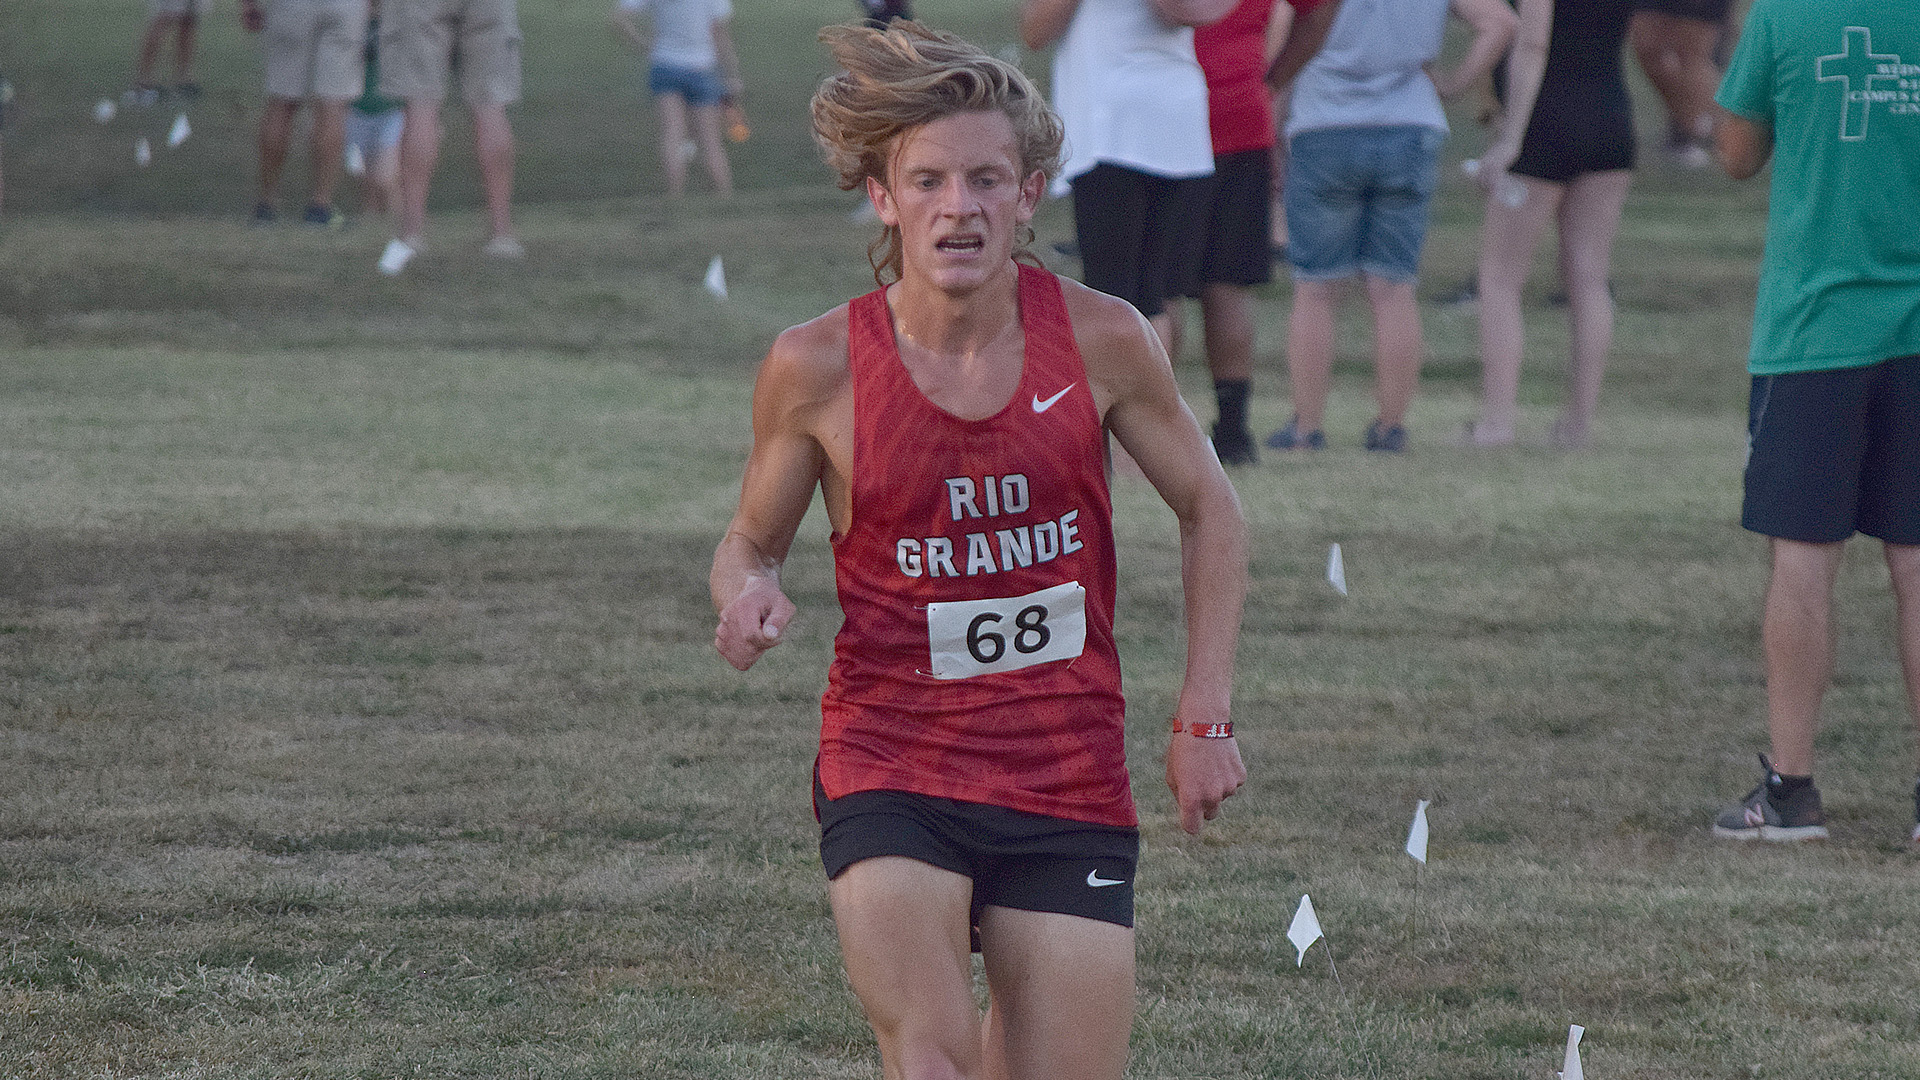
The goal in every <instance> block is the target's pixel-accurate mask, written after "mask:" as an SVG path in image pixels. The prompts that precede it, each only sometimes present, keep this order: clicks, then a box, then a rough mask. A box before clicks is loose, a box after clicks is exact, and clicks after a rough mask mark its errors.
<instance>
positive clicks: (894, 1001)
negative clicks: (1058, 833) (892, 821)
mask: <svg viewBox="0 0 1920 1080" xmlns="http://www.w3.org/2000/svg"><path fill="white" fill-rule="evenodd" d="M972 897H973V882H972V881H971V880H969V879H968V878H967V877H965V876H964V875H961V874H957V873H954V872H952V871H950V870H943V869H940V868H939V867H936V866H933V865H930V864H928V863H924V862H920V861H918V860H915V859H908V858H902V857H898V856H883V857H879V858H870V859H863V860H861V861H859V862H856V863H854V864H853V865H851V866H849V867H847V868H846V869H845V870H842V871H841V872H840V874H839V875H838V876H837V877H835V878H834V879H833V880H832V881H831V882H829V883H828V885H827V898H828V900H829V901H830V902H831V903H832V905H833V919H834V925H835V926H836V927H837V928H838V930H839V934H840V952H841V956H842V957H843V958H844V960H845V962H846V967H847V979H848V981H849V982H851V983H852V985H853V992H854V994H855V995H856V996H857V997H858V998H859V999H860V1005H861V1008H862V1009H864V1010H865V1012H866V1015H867V1022H868V1023H869V1024H871V1025H872V1026H873V1033H874V1036H875V1038H876V1039H877V1040H878V1041H879V1044H880V1061H881V1066H882V1068H883V1070H884V1071H885V1074H886V1077H887V1080H958V1078H962V1077H964V1078H968V1080H977V1078H981V1077H984V1076H985V1075H986V1073H985V1071H984V1065H983V1059H982V1052H983V1048H984V1041H983V1037H982V1030H983V1029H982V1024H981V1021H980V1013H979V1010H978V1008H977V1007H976V1006H975V1004H974V998H973V961H972V953H971V946H970V944H969V933H968V919H969V908H970V906H971V903H972Z"/></svg>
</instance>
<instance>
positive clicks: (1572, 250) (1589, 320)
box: [1482, 169, 1633, 450]
mask: <svg viewBox="0 0 1920 1080" xmlns="http://www.w3.org/2000/svg"><path fill="white" fill-rule="evenodd" d="M1632 180H1633V173H1632V172H1631V171H1630V170H1627V169H1611V170H1608V171H1606V172H1597V173H1587V174H1585V175H1583V176H1580V177H1577V178H1575V179H1574V181H1573V182H1572V183H1570V184H1568V185H1567V188H1566V193H1565V195H1564V197H1563V198H1562V199H1561V201H1560V209H1559V224H1560V276H1561V279H1562V280H1563V281H1564V282H1565V283H1566V287H1567V309H1568V317H1569V323H1570V330H1571V333H1570V337H1571V344H1572V348H1571V351H1570V355H1569V357H1568V363H1567V402H1566V405H1565V407H1564V408H1563V409H1562V410H1561V413H1560V418H1559V419H1558V420H1557V421H1556V422H1555V423H1554V426H1553V437H1552V443H1553V445H1555V446H1556V447H1558V448H1560V449H1566V450H1572V449H1579V448H1582V447H1585V446H1586V445H1587V444H1588V443H1589V442H1590V441H1591V440H1592V438H1593V418H1594V415H1595V413H1596V412H1597V410H1598V409H1599V404H1600V380H1601V376H1602V375H1603V374H1604V373H1605V371H1606V366H1607V354H1608V353H1609V352H1610V351H1611V350H1612V348H1613V293H1612V290H1611V289H1609V288H1608V285H1607V276H1608V273H1609V271H1610V270H1611V267H1612V261H1613V238H1614V236H1615V234H1616V233H1618V232H1619V229H1620V211H1621V207H1623V206H1624V205H1625V204H1626V201H1627V187H1628V185H1629V184H1630V183H1631V182H1632ZM1482 303H1483V305H1484V303H1485V300H1484V296H1483V298H1482ZM1482 310H1483V312H1484V307H1483V309H1482Z"/></svg>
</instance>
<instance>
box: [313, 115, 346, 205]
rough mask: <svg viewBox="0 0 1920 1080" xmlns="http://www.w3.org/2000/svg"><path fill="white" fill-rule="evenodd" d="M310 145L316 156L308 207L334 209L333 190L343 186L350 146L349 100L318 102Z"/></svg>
mask: <svg viewBox="0 0 1920 1080" xmlns="http://www.w3.org/2000/svg"><path fill="white" fill-rule="evenodd" d="M310 146H311V153H312V154H313V161H312V162H311V168H312V170H313V187H312V196H311V197H310V198H309V199H308V204H309V205H311V206H318V207H323V208H327V209H331V208H332V207H333V190H334V188H335V187H336V186H337V185H338V184H339V183H340V161H341V158H342V156H343V155H344V153H345V151H346V147H347V103H346V102H345V101H343V100H340V99H338V98H319V99H315V101H314V103H313V135H312V137H311V139H310Z"/></svg>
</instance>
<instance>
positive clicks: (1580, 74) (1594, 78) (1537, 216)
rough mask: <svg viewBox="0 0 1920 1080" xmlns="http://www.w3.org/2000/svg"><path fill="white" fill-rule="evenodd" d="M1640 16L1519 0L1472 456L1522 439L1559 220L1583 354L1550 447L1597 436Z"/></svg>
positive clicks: (1486, 255) (1592, 2)
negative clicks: (1531, 308) (1527, 353)
mask: <svg viewBox="0 0 1920 1080" xmlns="http://www.w3.org/2000/svg"><path fill="white" fill-rule="evenodd" d="M1631 13H1632V12H1631V8H1630V7H1629V6H1628V5H1627V4H1625V3H1623V2H1621V0H1520V27H1519V31H1518V33H1517V36H1516V38H1515V42H1514V46H1513V51H1512V52H1511V53H1510V54H1509V56H1508V58H1507V79H1506V95H1505V104H1504V107H1503V109H1502V111H1501V115H1500V120H1499V126H1498V130H1497V134H1496V135H1495V137H1494V141H1493V144H1492V145H1491V146H1489V147H1487V150H1486V153H1484V154H1482V155H1481V157H1480V162H1481V167H1480V172H1479V180H1480V184H1481V186H1482V187H1484V188H1485V189H1486V190H1487V203H1486V207H1487V210H1486V215H1487V216H1486V224H1485V226H1484V227H1483V229H1482V232H1481V240H1480V280H1479V290H1478V291H1479V296H1480V362H1481V365H1482V375H1481V388H1480V418H1479V419H1478V420H1477V421H1475V422H1473V423H1472V424H1471V425H1470V426H1469V427H1468V429H1467V432H1466V441H1467V442H1468V443H1469V444H1470V445H1473V446H1483V447H1493V446H1508V445H1511V444H1512V443H1513V441H1514V437H1515V423H1516V417H1517V414H1518V411H1519V394H1520V361H1521V354H1522V352H1523V351H1524V347H1525V343H1526V338H1525V328H1524V326H1523V325H1522V321H1521V314H1520V290H1521V287H1522V286H1523V285H1525V284H1526V280H1527V274H1528V271H1529V269H1530V268H1531V267H1532V264H1533V253H1534V249H1535V248H1536V247H1538V246H1539V243H1540V237H1541V235H1542V234H1543V233H1545V232H1546V230H1547V225H1548V223H1550V222H1551V223H1554V224H1555V225H1556V226H1557V228H1558V231H1559V234H1560V276H1561V279H1562V280H1563V281H1564V282H1565V283H1566V287H1567V307H1568V318H1569V322H1570V323H1571V329H1572V332H1571V335H1570V336H1571V338H1572V348H1571V352H1570V355H1569V357H1568V362H1567V401H1566V404H1565V406H1564V407H1563V408H1562V409H1561V411H1560V415H1559V417H1558V419H1556V420H1555V421H1554V423H1553V427H1552V429H1551V431H1550V433H1549V434H1548V437H1547V441H1548V444H1549V445H1551V446H1554V447H1556V448H1559V449H1563V450H1577V449H1581V448H1584V447H1586V446H1587V445H1588V444H1589V442H1590V441H1591V440H1592V438H1593V419H1594V414H1595V412H1596V411H1597V410H1598V408H1599V404H1600V378H1601V375H1602V374H1603V373H1604V371H1605V370H1606V364H1607V353H1608V352H1609V351H1610V350H1611V349H1612V347H1613V293H1612V291H1611V290H1610V289H1609V288H1608V286H1607V272H1608V269H1609V266H1610V263H1611V261H1612V258H1613V237H1614V234H1615V232H1617V231H1618V230H1619V227H1620V210H1621V207H1622V206H1624V205H1625V204H1626V201H1627V186H1628V184H1629V183H1631V181H1632V179H1633V160H1634V135H1633V110H1632V105H1631V103H1630V101H1629V100H1628V97H1627V84H1626V79H1625V77H1624V76H1623V74H1622V71H1621V63H1620V61H1621V52H1622V43H1623V42H1624V41H1625V39H1626V35H1627V19H1628V17H1629V15H1631ZM1296 242H1298V241H1297V239H1296Z"/></svg>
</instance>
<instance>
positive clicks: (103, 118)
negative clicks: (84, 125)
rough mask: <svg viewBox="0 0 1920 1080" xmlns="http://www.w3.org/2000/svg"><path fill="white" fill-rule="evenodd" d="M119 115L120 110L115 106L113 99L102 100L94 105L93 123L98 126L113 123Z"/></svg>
mask: <svg viewBox="0 0 1920 1080" xmlns="http://www.w3.org/2000/svg"><path fill="white" fill-rule="evenodd" d="M118 115H120V110H119V109H118V108H116V107H115V106H114V104H113V99H112V98H101V99H100V100H99V101H97V102H95V103H94V105H93V122H94V123H96V124H106V123H111V122H112V121H113V118H114V117H116V116H118Z"/></svg>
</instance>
